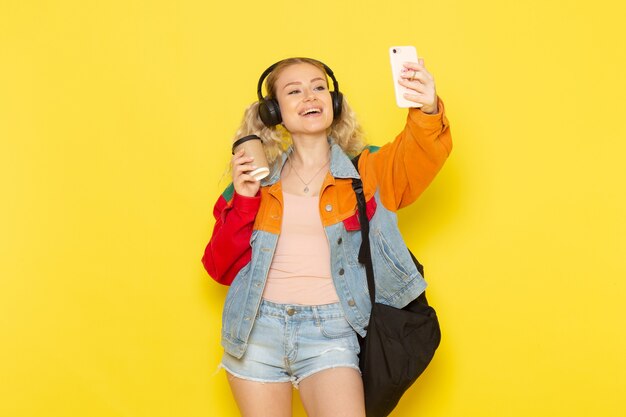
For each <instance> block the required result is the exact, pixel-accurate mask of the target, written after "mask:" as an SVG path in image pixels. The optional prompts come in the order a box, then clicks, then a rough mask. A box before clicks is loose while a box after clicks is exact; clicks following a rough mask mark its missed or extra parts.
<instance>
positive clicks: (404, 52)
mask: <svg viewBox="0 0 626 417" xmlns="http://www.w3.org/2000/svg"><path fill="white" fill-rule="evenodd" d="M389 62H391V74H392V78H393V88H394V90H395V92H396V104H397V105H398V107H402V108H407V107H422V105H421V104H419V103H416V102H414V101H409V100H407V99H405V98H404V97H403V94H404V93H410V94H412V93H414V92H413V90H409V89H408V88H406V87H403V86H401V85H400V84H398V80H400V74H401V71H402V68H404V65H403V64H404V63H405V62H417V51H416V50H415V47H414V46H392V47H391V48H389Z"/></svg>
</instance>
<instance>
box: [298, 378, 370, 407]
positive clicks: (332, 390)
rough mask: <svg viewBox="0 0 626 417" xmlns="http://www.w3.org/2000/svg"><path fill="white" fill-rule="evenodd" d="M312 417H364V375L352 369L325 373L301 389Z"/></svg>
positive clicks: (306, 382) (303, 381) (305, 405)
mask: <svg viewBox="0 0 626 417" xmlns="http://www.w3.org/2000/svg"><path fill="white" fill-rule="evenodd" d="M298 387H299V390H300V398H301V399H302V404H303V405H304V408H305V410H306V412H307V415H308V416H309V417H365V399H364V397H363V381H362V379H361V374H360V373H359V372H358V371H357V370H356V369H353V368H347V367H341V368H332V369H326V370H323V371H320V372H317V373H315V374H313V375H311V376H309V377H306V378H304V379H302V381H301V382H300V384H299V385H298Z"/></svg>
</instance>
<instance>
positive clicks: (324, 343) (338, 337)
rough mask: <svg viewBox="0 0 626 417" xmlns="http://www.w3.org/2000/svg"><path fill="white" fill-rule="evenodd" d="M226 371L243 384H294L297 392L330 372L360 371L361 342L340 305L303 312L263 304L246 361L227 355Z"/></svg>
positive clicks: (297, 308) (302, 308)
mask: <svg viewBox="0 0 626 417" xmlns="http://www.w3.org/2000/svg"><path fill="white" fill-rule="evenodd" d="M221 367H223V368H224V369H226V370H227V371H228V372H229V373H230V374H232V375H234V376H236V377H238V378H242V379H247V380H251V381H257V382H291V383H292V384H293V385H294V386H295V387H296V388H297V386H298V384H299V383H300V381H301V380H302V379H304V378H306V377H307V376H310V375H313V374H314V373H316V372H319V371H323V370H325V369H330V368H340V367H347V368H353V369H356V370H357V371H359V342H358V339H357V334H356V332H355V331H354V330H353V329H352V327H351V326H350V324H349V323H348V321H347V320H346V318H345V316H344V314H343V310H342V309H341V306H340V304H339V303H335V304H324V305H318V306H303V305H291V304H276V303H272V302H269V301H265V300H263V301H262V303H261V307H260V309H259V313H258V314H257V317H256V320H255V322H254V326H253V327H252V332H251V334H250V338H249V339H248V347H247V349H246V352H245V353H244V355H243V357H242V358H241V359H237V358H235V357H234V356H232V355H230V354H228V353H224V357H223V358H222V363H221ZM359 372H360V371H359Z"/></svg>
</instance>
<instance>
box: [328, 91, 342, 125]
mask: <svg viewBox="0 0 626 417" xmlns="http://www.w3.org/2000/svg"><path fill="white" fill-rule="evenodd" d="M330 96H331V98H332V100H333V119H334V120H337V119H339V116H341V106H342V105H343V94H341V91H331V93H330Z"/></svg>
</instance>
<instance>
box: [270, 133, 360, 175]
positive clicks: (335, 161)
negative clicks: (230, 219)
mask: <svg viewBox="0 0 626 417" xmlns="http://www.w3.org/2000/svg"><path fill="white" fill-rule="evenodd" d="M328 143H329V144H330V173H331V174H332V176H333V177H335V178H361V177H360V175H359V173H358V171H357V170H356V169H355V168H354V165H353V164H352V161H351V160H350V157H349V156H348V155H346V154H345V152H344V151H343V149H341V147H340V146H339V145H337V144H336V143H335V141H334V140H333V138H331V137H330V136H329V137H328ZM292 152H293V146H290V147H289V148H288V149H287V150H286V151H285V152H283V153H282V155H281V156H280V157H279V158H278V159H277V160H276V162H275V163H274V165H273V168H272V171H271V174H270V175H268V176H267V177H265V178H264V179H263V180H261V186H269V185H274V184H276V183H277V182H278V180H280V173H281V171H282V170H283V166H284V165H285V162H287V158H288V157H289V155H290V154H291V153H292Z"/></svg>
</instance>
